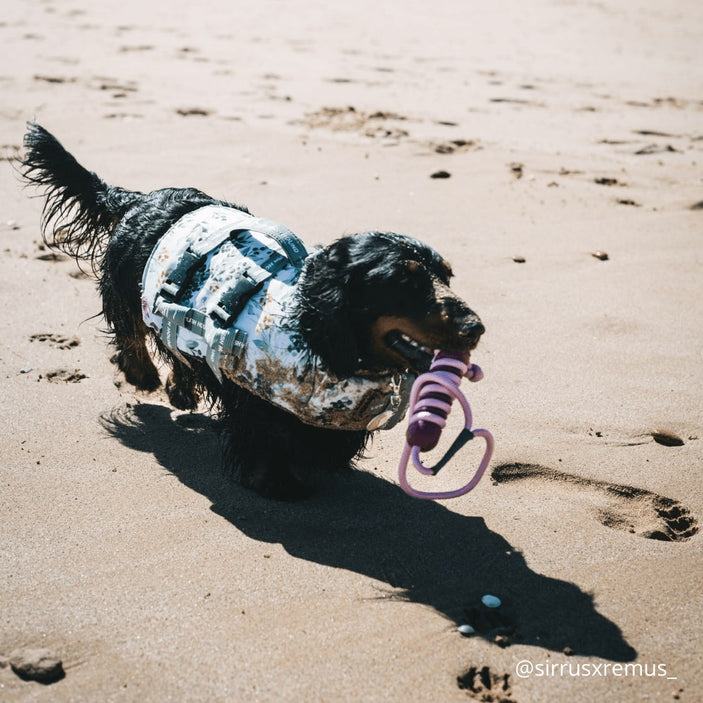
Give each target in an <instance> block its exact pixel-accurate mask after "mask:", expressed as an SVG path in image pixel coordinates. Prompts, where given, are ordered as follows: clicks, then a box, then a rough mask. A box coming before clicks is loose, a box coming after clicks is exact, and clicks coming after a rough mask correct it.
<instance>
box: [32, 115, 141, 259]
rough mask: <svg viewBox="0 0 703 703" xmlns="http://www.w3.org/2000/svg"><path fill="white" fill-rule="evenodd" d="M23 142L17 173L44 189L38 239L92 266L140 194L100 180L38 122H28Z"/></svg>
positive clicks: (99, 257)
mask: <svg viewBox="0 0 703 703" xmlns="http://www.w3.org/2000/svg"><path fill="white" fill-rule="evenodd" d="M24 146H25V155H24V157H23V158H22V159H21V160H20V164H19V170H20V173H21V175H22V177H23V178H24V179H25V181H26V182H27V183H28V184H30V185H36V186H40V187H42V188H43V189H44V191H43V196H44V198H45V202H44V209H43V212H42V237H43V239H44V242H45V243H46V244H47V246H49V247H53V248H56V249H59V250H60V251H63V252H65V253H66V254H68V255H69V256H72V257H74V258H75V259H76V260H84V261H88V262H89V263H90V265H91V267H92V268H93V270H94V271H96V270H97V269H98V268H99V266H100V262H101V260H102V254H103V252H104V250H105V246H106V245H107V242H108V240H109V238H110V234H111V232H112V230H113V229H114V227H115V225H116V224H117V222H118V221H119V220H120V219H121V217H122V216H123V215H124V213H125V212H126V210H127V209H128V208H129V207H130V205H132V204H134V203H135V202H136V201H138V200H139V199H140V198H141V197H143V195H142V194H141V193H137V192H133V191H127V190H123V189H122V188H116V187H113V186H110V185H108V184H107V183H105V182H104V181H103V180H102V179H101V178H99V177H98V176H97V175H96V174H95V173H93V172H92V171H88V170H87V169H86V168H84V167H83V166H81V165H80V164H79V163H78V162H77V161H76V159H75V158H73V156H71V154H69V153H68V151H66V149H64V148H63V146H61V144H60V143H59V141H58V140H57V139H56V138H55V137H54V136H52V135H51V134H50V133H49V132H47V131H46V130H45V129H44V128H43V127H40V126H39V125H38V124H34V123H33V122H30V123H29V124H28V130H27V134H26V135H25V137H24Z"/></svg>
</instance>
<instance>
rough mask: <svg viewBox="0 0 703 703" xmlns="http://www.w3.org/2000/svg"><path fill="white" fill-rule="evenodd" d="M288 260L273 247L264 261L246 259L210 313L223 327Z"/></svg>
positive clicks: (226, 325)
mask: <svg viewBox="0 0 703 703" xmlns="http://www.w3.org/2000/svg"><path fill="white" fill-rule="evenodd" d="M287 262H288V259H286V257H285V256H281V255H280V254H279V253H278V252H276V251H274V250H273V249H271V250H269V252H268V256H267V257H266V260H265V261H262V262H261V263H260V264H256V263H254V262H253V261H251V260H249V259H247V260H246V268H245V269H244V271H242V272H241V274H240V275H239V277H238V278H237V280H236V282H235V283H234V285H233V286H231V287H230V288H228V289H226V290H225V291H223V293H222V294H221V295H220V299H219V300H218V301H217V304H216V305H215V306H214V307H213V309H212V313H211V314H212V315H213V316H214V317H216V318H217V319H219V320H220V322H222V324H223V325H225V327H228V326H229V325H231V324H232V322H233V321H234V320H236V319H237V317H239V314H240V313H241V312H242V310H243V309H244V306H245V305H246V304H247V301H248V300H249V298H251V296H252V295H254V294H255V293H256V292H257V291H259V290H260V289H261V286H262V285H263V284H264V282H265V281H267V280H268V279H269V278H271V277H272V276H275V275H276V274H277V273H278V272H279V271H280V270H281V269H282V268H283V267H284V266H285V265H286V263H287Z"/></svg>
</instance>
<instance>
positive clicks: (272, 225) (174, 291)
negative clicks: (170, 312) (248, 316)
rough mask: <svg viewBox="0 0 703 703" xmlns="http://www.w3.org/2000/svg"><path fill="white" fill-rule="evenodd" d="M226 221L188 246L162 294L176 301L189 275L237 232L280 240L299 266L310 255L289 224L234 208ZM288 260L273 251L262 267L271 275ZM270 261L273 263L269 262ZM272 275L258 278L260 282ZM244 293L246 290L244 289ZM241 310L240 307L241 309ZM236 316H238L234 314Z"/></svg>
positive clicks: (162, 288) (290, 257)
mask: <svg viewBox="0 0 703 703" xmlns="http://www.w3.org/2000/svg"><path fill="white" fill-rule="evenodd" d="M228 215H231V216H230V218H229V221H228V222H227V224H225V225H223V226H222V227H219V228H218V229H216V230H215V231H213V232H212V233H211V234H210V235H208V236H207V237H205V238H203V239H201V240H200V241H199V242H195V243H193V244H190V245H189V246H188V248H187V249H186V250H185V251H184V252H183V253H182V254H181V256H180V257H179V259H178V262H177V263H176V265H175V267H174V268H173V270H172V271H171V272H170V273H169V276H168V279H167V280H166V281H165V282H164V283H163V284H162V285H161V291H160V292H161V294H162V295H164V296H167V297H168V298H171V299H172V300H176V299H177V298H178V296H179V295H180V292H181V290H182V289H183V287H184V286H185V284H186V282H187V281H188V278H189V277H190V274H191V273H192V272H193V270H194V269H195V268H197V266H198V265H199V264H200V263H201V262H202V261H203V260H204V259H205V258H206V257H207V255H208V254H209V253H210V252H211V251H212V250H213V249H216V248H217V247H219V246H220V245H221V244H224V242H226V241H227V240H228V239H229V238H230V237H232V236H233V235H235V234H236V233H237V232H243V231H246V230H249V231H253V232H258V233H259V234H264V235H266V236H267V237H271V239H273V240H274V241H275V242H277V243H278V244H279V245H280V247H281V248H282V249H283V251H284V252H285V253H286V256H287V260H288V261H290V262H291V264H293V266H295V267H296V268H301V266H302V265H303V262H304V261H305V259H306V258H307V256H308V251H307V249H306V248H305V245H304V244H303V243H302V242H301V241H300V239H299V238H298V237H296V235H295V234H293V232H291V231H290V230H289V229H288V228H287V227H284V226H283V225H281V224H278V223H277V222H272V221H271V220H264V219H262V218H260V217H254V216H253V215H249V214H248V213H246V212H242V211H241V210H237V209H235V208H232V212H231V213H228ZM285 263H286V258H284V257H282V256H281V255H280V254H278V253H277V252H275V251H273V250H271V253H270V255H269V258H268V259H267V261H266V262H264V264H262V266H263V267H264V268H265V269H267V270H268V271H270V275H275V274H276V273H278V271H280V270H281V269H282V268H283V266H284V265H285ZM267 264H270V265H267ZM268 277H269V276H266V277H264V278H262V279H259V280H256V283H258V284H260V283H263V281H265V280H266V278H268ZM249 290H250V293H249V294H250V295H253V294H254V293H255V292H256V288H255V286H252V287H251V288H250V289H249ZM243 292H245V291H243ZM240 312H241V310H240ZM235 317H236V315H235Z"/></svg>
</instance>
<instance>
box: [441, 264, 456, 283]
mask: <svg viewBox="0 0 703 703" xmlns="http://www.w3.org/2000/svg"><path fill="white" fill-rule="evenodd" d="M440 266H441V267H442V269H443V272H444V275H445V277H446V279H447V281H448V280H449V279H450V278H452V277H453V276H454V271H452V265H451V264H450V263H449V262H448V261H447V260H446V259H442V261H441V263H440Z"/></svg>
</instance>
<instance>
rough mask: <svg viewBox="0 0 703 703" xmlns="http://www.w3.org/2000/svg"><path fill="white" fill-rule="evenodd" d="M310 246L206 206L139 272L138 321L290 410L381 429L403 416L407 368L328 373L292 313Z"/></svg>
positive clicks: (257, 221)
mask: <svg viewBox="0 0 703 703" xmlns="http://www.w3.org/2000/svg"><path fill="white" fill-rule="evenodd" d="M309 256H314V253H311V252H309V251H308V250H307V249H306V248H305V246H304V245H303V244H302V242H301V241H300V240H299V239H298V238H297V237H296V236H295V235H294V234H293V233H292V232H290V231H289V230H287V229H286V228H285V227H283V226H282V225H279V224H277V223H274V222H271V221H270V220H263V219H261V218H257V217H253V216H252V215H249V214H247V213H245V212H242V211H241V210H237V209H236V208H232V207H226V206H219V205H208V206H205V207H202V208H199V209H197V210H194V211H192V212H190V213H188V214H187V215H185V216H184V217H182V218H181V219H180V220H178V221H177V222H176V223H175V224H174V225H173V226H172V227H171V228H170V229H169V230H168V232H166V234H165V235H164V236H163V237H162V238H161V239H160V240H159V242H158V244H157V245H156V247H155V248H154V250H153V252H152V253H151V256H150V258H149V261H148V263H147V266H146V269H145V271H144V276H143V279H142V313H143V317H144V322H145V323H146V324H147V325H148V326H149V327H150V328H151V329H153V330H154V331H155V332H156V333H157V334H158V335H159V337H160V339H161V341H162V342H163V343H164V344H165V345H166V346H167V347H168V348H169V349H170V350H171V351H172V352H173V353H174V354H175V355H176V357H177V358H179V359H180V360H181V361H183V362H185V363H186V364H187V363H189V362H188V358H189V357H195V358H200V359H204V360H205V361H206V362H207V363H208V365H209V366H210V368H211V369H212V371H213V373H214V374H215V376H216V377H217V378H218V379H219V380H220V382H222V379H223V376H224V377H226V378H227V379H229V380H231V381H232V382H234V383H236V384H238V385H240V386H242V387H243V388H245V389H246V390H248V391H250V392H252V393H254V394H255V395H257V396H259V397H261V398H263V399H264V400H266V401H268V402H270V403H272V404H273V405H275V406H277V407H279V408H281V409H283V410H286V411H288V412H290V413H293V414H294V415H295V416H296V417H298V419H300V420H301V421H302V422H304V423H306V424H309V425H315V426H318V427H327V428H331V429H334V428H336V429H346V430H364V429H366V430H378V429H389V428H391V427H393V426H394V425H396V424H397V423H398V422H399V421H400V420H402V419H403V416H404V415H405V412H406V410H407V406H408V400H409V395H410V388H411V386H412V382H413V381H414V375H412V374H409V373H403V374H389V373H386V374H380V375H379V374H373V375H372V374H364V373H360V374H358V375H354V376H351V377H346V378H337V377H335V376H333V375H332V374H331V373H330V371H329V370H328V369H327V368H326V367H325V365H324V363H323V361H322V360H321V359H320V357H319V356H317V355H314V354H312V352H311V351H310V350H309V349H307V348H306V346H305V343H304V341H303V339H302V338H301V336H300V335H299V333H298V331H297V327H296V324H295V320H294V319H293V315H294V310H295V293H296V282H297V281H298V278H299V277H300V274H301V271H302V267H303V263H304V261H305V259H306V258H308V257H309Z"/></svg>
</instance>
